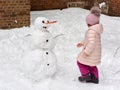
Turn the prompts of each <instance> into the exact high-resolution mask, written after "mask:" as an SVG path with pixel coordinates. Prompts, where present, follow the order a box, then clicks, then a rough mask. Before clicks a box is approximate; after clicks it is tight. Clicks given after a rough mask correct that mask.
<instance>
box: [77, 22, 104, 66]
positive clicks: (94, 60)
mask: <svg viewBox="0 0 120 90" xmlns="http://www.w3.org/2000/svg"><path fill="white" fill-rule="evenodd" d="M102 32H103V27H102V24H96V25H93V26H90V27H88V31H87V32H86V34H85V39H84V41H83V42H82V43H83V49H82V52H81V53H80V54H79V55H78V58H77V60H78V61H79V62H80V63H82V64H85V65H89V66H96V65H98V64H99V63H100V62H101V34H102ZM84 54H86V55H84Z"/></svg>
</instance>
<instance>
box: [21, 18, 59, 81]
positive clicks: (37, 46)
mask: <svg viewBox="0 0 120 90" xmlns="http://www.w3.org/2000/svg"><path fill="white" fill-rule="evenodd" d="M55 22H56V21H53V22H50V21H49V20H48V19H46V18H44V17H38V18H37V19H36V20H35V23H34V26H35V30H34V32H33V34H32V41H33V47H32V49H31V50H30V51H29V52H28V53H26V54H25V56H24V57H23V59H22V62H21V65H22V69H21V70H22V71H23V74H24V76H26V77H27V78H29V79H32V80H33V81H40V80H41V79H45V78H48V77H52V76H53V75H54V74H55V71H56V65H57V59H56V55H55V54H54V52H53V48H54V46H55V39H54V37H53V36H52V34H51V33H50V32H49V31H48V30H47V29H48V27H50V24H53V23H55Z"/></svg>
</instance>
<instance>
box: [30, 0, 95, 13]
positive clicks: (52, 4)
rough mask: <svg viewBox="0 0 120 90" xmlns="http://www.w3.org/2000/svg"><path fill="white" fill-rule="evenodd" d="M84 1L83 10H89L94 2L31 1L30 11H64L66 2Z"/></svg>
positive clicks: (63, 0) (71, 0)
mask: <svg viewBox="0 0 120 90" xmlns="http://www.w3.org/2000/svg"><path fill="white" fill-rule="evenodd" d="M79 1H85V8H86V9H89V8H90V7H91V6H92V5H93V4H94V3H93V2H94V0H31V10H32V11H33V10H47V9H64V8H67V3H68V2H79Z"/></svg>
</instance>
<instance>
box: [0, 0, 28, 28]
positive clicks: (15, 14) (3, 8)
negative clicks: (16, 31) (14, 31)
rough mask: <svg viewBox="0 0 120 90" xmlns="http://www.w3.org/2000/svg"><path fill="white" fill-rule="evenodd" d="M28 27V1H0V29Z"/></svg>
mask: <svg viewBox="0 0 120 90" xmlns="http://www.w3.org/2000/svg"><path fill="white" fill-rule="evenodd" d="M29 25H30V0H0V28H2V29H6V28H16V27H23V26H29Z"/></svg>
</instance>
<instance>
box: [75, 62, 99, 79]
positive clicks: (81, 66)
mask: <svg viewBox="0 0 120 90" xmlns="http://www.w3.org/2000/svg"><path fill="white" fill-rule="evenodd" d="M77 65H78V67H79V70H80V72H81V74H82V76H84V75H89V74H90V73H92V74H94V76H95V78H99V76H98V69H97V67H96V66H88V65H84V64H81V63H80V62H78V61H77Z"/></svg>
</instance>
